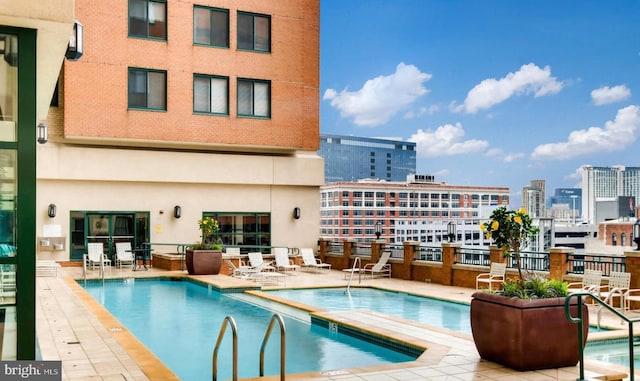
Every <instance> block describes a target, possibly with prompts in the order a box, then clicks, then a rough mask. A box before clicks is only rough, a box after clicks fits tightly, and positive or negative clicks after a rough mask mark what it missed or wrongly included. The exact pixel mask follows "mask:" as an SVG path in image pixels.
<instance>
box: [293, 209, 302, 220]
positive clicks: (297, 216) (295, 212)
mask: <svg viewBox="0 0 640 381" xmlns="http://www.w3.org/2000/svg"><path fill="white" fill-rule="evenodd" d="M293 218H295V219H296V220H299V219H300V208H298V207H297V206H296V207H295V208H293Z"/></svg>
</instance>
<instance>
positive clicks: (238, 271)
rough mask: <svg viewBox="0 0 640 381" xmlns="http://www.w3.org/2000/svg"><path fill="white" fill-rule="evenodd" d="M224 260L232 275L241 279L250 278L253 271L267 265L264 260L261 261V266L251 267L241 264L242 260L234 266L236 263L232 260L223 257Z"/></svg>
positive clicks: (257, 270) (255, 271) (258, 270)
mask: <svg viewBox="0 0 640 381" xmlns="http://www.w3.org/2000/svg"><path fill="white" fill-rule="evenodd" d="M224 262H225V263H226V264H227V266H229V268H230V269H231V276H232V277H235V278H242V279H249V278H251V277H252V275H254V274H255V273H257V272H260V271H262V269H261V267H265V266H266V265H268V264H267V263H266V262H263V263H262V265H261V266H258V267H256V268H252V267H250V266H246V265H243V264H242V262H240V265H239V266H236V264H235V263H233V261H232V260H230V259H225V260H224Z"/></svg>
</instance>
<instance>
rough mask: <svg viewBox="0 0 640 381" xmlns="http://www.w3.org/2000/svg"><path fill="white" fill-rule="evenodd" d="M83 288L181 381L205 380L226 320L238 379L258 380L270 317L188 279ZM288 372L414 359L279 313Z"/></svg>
mask: <svg viewBox="0 0 640 381" xmlns="http://www.w3.org/2000/svg"><path fill="white" fill-rule="evenodd" d="M80 284H81V285H83V286H84V287H85V289H86V290H87V291H88V292H89V293H90V294H91V295H92V296H93V297H94V298H95V299H96V300H97V301H98V302H100V303H101V304H102V305H103V306H104V307H105V308H106V309H107V310H108V311H109V312H110V313H111V314H112V315H113V316H115V317H116V318H117V319H118V320H119V321H120V322H121V323H122V324H123V325H124V326H126V327H127V329H128V330H129V331H131V332H132V333H133V334H134V335H135V336H136V337H137V338H138V339H139V340H140V341H141V342H142V343H143V344H144V345H146V346H147V347H148V348H149V349H150V350H151V351H152V352H153V353H154V354H155V355H156V356H158V358H159V359H160V360H161V361H162V362H164V363H165V364H166V365H167V366H168V367H169V368H170V369H171V370H172V371H173V372H174V373H175V374H176V375H177V376H178V377H180V379H182V380H198V381H199V380H205V379H211V356H212V353H213V347H214V345H215V342H216V340H217V338H218V333H219V331H220V327H221V326H222V323H223V320H224V318H225V317H226V316H232V317H233V318H234V320H235V322H236V325H237V328H238V329H237V333H238V353H239V356H238V357H239V361H238V365H239V366H238V370H239V372H238V373H239V377H240V378H248V377H255V376H258V375H259V369H260V368H259V359H260V346H261V345H262V341H263V339H264V335H265V332H266V330H267V327H268V325H269V321H270V320H271V318H272V316H273V314H274V312H272V311H270V310H267V309H264V308H260V307H257V306H255V305H253V304H248V303H244V302H241V301H238V300H237V299H236V298H234V297H233V294H228V295H227V294H221V293H219V292H217V291H215V290H211V289H210V288H208V287H207V286H205V285H201V284H197V283H192V282H189V281H170V280H162V279H156V280H149V279H144V280H142V279H136V280H134V279H124V280H119V281H107V282H105V283H104V284H103V283H102V282H87V283H86V284H84V283H83V282H80ZM283 319H284V322H285V327H286V332H287V336H286V337H287V341H286V361H287V366H286V371H287V373H301V372H309V371H323V370H332V369H345V368H353V367H361V366H368V365H376V364H386V363H395V362H403V361H412V360H414V358H413V357H410V356H407V355H404V354H401V353H398V352H395V351H392V350H390V349H386V348H383V347H379V346H376V345H373V344H371V343H368V342H365V341H362V340H358V339H355V338H353V337H350V336H347V335H344V334H341V333H336V332H332V331H329V330H328V329H325V328H322V327H319V326H316V325H313V324H310V323H309V322H306V321H302V320H300V319H297V318H292V317H288V316H284V315H283ZM279 354H280V333H279V326H278V324H276V325H275V326H274V328H273V331H272V334H271V338H270V339H269V343H268V345H267V350H266V353H265V374H266V375H276V374H279V372H280V356H279ZM218 355H219V357H218V379H220V380H227V379H231V377H232V373H231V364H232V359H231V329H230V327H227V332H226V334H225V338H224V340H223V342H222V345H221V347H220V350H219V352H218Z"/></svg>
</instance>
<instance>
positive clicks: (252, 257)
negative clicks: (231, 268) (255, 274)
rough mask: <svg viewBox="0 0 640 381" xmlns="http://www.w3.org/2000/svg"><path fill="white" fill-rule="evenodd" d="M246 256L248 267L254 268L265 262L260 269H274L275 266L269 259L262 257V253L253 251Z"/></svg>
mask: <svg viewBox="0 0 640 381" xmlns="http://www.w3.org/2000/svg"><path fill="white" fill-rule="evenodd" d="M247 256H248V257H249V267H251V268H254V269H255V268H258V267H260V266H262V264H263V263H265V264H266V265H265V266H264V267H263V268H262V271H276V268H275V267H274V266H273V265H272V263H271V261H269V262H267V261H265V260H264V258H262V253H260V252H253V253H249V254H247Z"/></svg>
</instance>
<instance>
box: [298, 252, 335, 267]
mask: <svg viewBox="0 0 640 381" xmlns="http://www.w3.org/2000/svg"><path fill="white" fill-rule="evenodd" d="M300 254H302V270H305V269H307V270H311V271H323V270H325V271H329V270H331V264H330V263H322V261H321V260H320V259H318V258H316V257H315V255H313V249H311V248H308V247H303V248H301V249H300Z"/></svg>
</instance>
